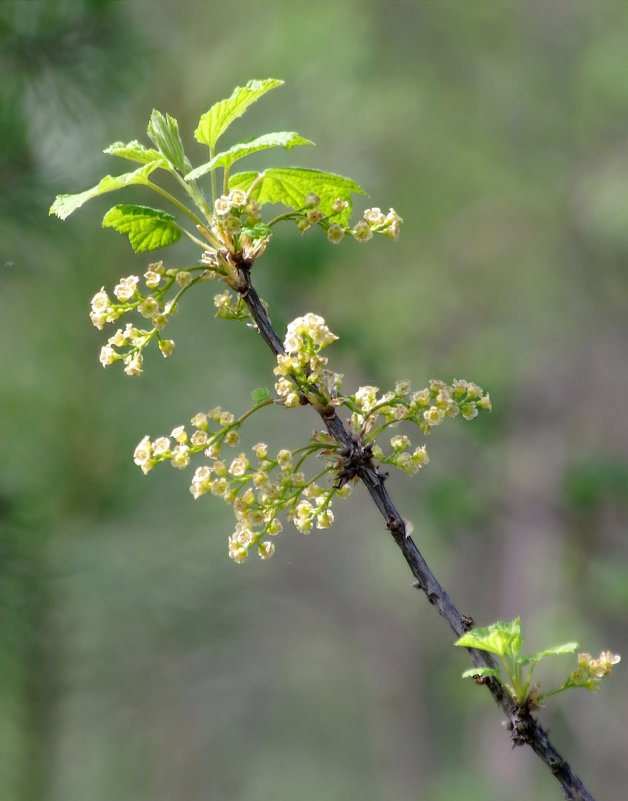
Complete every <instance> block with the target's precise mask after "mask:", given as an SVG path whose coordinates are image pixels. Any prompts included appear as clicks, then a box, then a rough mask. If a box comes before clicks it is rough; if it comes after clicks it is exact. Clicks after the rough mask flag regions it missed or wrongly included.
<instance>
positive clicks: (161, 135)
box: [146, 108, 192, 173]
mask: <svg viewBox="0 0 628 801" xmlns="http://www.w3.org/2000/svg"><path fill="white" fill-rule="evenodd" d="M146 133H147V134H148V136H149V137H150V140H151V142H153V143H154V144H155V146H156V147H157V149H158V150H159V152H160V153H161V154H162V155H163V156H164V158H165V159H166V161H167V162H168V163H169V164H170V165H172V166H173V167H174V168H175V170H178V171H179V172H181V173H185V172H188V171H189V170H190V167H191V166H192V165H191V164H190V162H189V160H188V159H187V158H186V155H185V153H184V152H183V142H182V141H181V136H180V134H179V123H178V122H177V121H176V120H175V118H174V117H171V116H170V114H166V115H165V116H164V115H163V114H162V113H161V111H157V109H156V108H154V109H153V112H152V114H151V115H150V120H149V122H148V128H147V129H146Z"/></svg>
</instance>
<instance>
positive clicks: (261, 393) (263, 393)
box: [251, 387, 270, 403]
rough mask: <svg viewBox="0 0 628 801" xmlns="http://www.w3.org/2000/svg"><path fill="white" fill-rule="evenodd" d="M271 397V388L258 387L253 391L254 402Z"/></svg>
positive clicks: (252, 398)
mask: <svg viewBox="0 0 628 801" xmlns="http://www.w3.org/2000/svg"><path fill="white" fill-rule="evenodd" d="M269 398H270V390H269V389H268V388H267V387H257V389H254V390H253V391H252V392H251V400H252V401H253V403H262V402H263V401H265V400H268V399H269Z"/></svg>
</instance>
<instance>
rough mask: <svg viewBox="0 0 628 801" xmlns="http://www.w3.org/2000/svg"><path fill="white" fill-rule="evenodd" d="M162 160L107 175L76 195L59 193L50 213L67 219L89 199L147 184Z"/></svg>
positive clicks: (61, 218)
mask: <svg viewBox="0 0 628 801" xmlns="http://www.w3.org/2000/svg"><path fill="white" fill-rule="evenodd" d="M161 163H162V162H161V161H152V162H151V163H150V164H144V165H142V166H141V167H138V168H137V170H135V171H134V172H125V173H123V174H122V175H105V177H104V178H103V179H102V180H101V181H100V182H99V183H98V184H96V186H93V187H92V188H91V189H86V190H85V191H84V192H79V193H78V194H76V195H57V197H56V199H55V202H54V203H53V204H52V206H51V207H50V211H49V214H56V215H57V217H59V219H60V220H65V219H67V218H68V217H69V216H70V214H72V213H73V212H75V211H76V210H77V209H79V208H80V207H81V206H82V205H83V204H84V203H87V201H88V200H91V199H92V198H95V197H98V196H99V195H105V194H106V193H107V192H113V191H115V190H116V189H122V188H124V187H125V186H131V185H132V184H146V183H147V181H148V176H149V175H150V174H151V172H153V170H156V169H157V167H159V166H160V165H161Z"/></svg>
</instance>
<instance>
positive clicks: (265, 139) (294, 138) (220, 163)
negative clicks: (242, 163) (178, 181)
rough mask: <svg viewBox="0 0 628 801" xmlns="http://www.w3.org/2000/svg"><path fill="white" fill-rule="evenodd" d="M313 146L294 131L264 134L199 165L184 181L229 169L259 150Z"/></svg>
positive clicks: (239, 143)
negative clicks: (220, 169)
mask: <svg viewBox="0 0 628 801" xmlns="http://www.w3.org/2000/svg"><path fill="white" fill-rule="evenodd" d="M313 144H314V142H311V141H310V140H309V139H304V138H303V137H302V136H299V134H298V133H295V132H294V131H278V132H277V133H268V134H264V135H263V136H258V137H256V138H255V139H249V140H245V141H244V142H238V143H237V144H236V145H233V147H230V148H229V150H225V151H224V152H222V153H217V154H216V155H215V156H214V158H213V159H211V161H208V162H207V163H206V164H201V166H200V167H196V169H194V170H192V172H190V173H188V174H187V175H186V176H185V178H186V180H192V179H196V178H200V177H201V175H205V173H208V172H209V171H210V170H213V169H215V168H216V167H225V168H226V169H229V168H230V167H231V165H232V164H235V162H236V161H238V160H239V159H243V158H244V157H245V156H250V155H251V154H252V153H257V152H259V151H260V150H268V148H271V147H284V148H285V149H286V150H292V148H293V147H297V146H298V145H313Z"/></svg>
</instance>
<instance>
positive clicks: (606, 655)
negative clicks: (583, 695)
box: [561, 651, 621, 692]
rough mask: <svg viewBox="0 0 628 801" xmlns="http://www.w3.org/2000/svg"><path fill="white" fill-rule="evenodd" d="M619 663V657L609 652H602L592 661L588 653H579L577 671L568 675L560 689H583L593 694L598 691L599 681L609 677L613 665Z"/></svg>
mask: <svg viewBox="0 0 628 801" xmlns="http://www.w3.org/2000/svg"><path fill="white" fill-rule="evenodd" d="M620 661H621V656H619V654H613V653H611V652H610V651H602V653H601V654H600V655H599V657H598V658H597V659H593V658H592V657H591V654H589V653H580V654H578V667H577V669H576V670H574V671H573V673H570V674H569V676H568V678H567V681H566V682H565V684H564V685H563V687H562V688H561V689H567V688H570V687H583V688H584V689H585V690H590V691H591V692H595V691H596V690H598V689H599V686H600V682H601V680H602V679H603V678H605V677H606V676H610V675H611V673H612V672H613V665H616V664H618V663H619V662H620Z"/></svg>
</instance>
